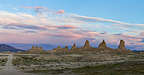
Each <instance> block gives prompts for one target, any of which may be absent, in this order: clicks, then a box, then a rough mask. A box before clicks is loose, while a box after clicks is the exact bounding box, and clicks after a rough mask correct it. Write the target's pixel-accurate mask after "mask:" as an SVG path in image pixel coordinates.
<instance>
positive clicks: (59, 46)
mask: <svg viewBox="0 0 144 75" xmlns="http://www.w3.org/2000/svg"><path fill="white" fill-rule="evenodd" d="M59 49H62V48H61V47H60V46H58V47H57V48H54V49H53V50H59Z"/></svg>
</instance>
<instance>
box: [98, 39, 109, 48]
mask: <svg viewBox="0 0 144 75" xmlns="http://www.w3.org/2000/svg"><path fill="white" fill-rule="evenodd" d="M98 48H108V47H107V45H106V42H105V41H104V40H103V41H102V42H101V43H100V44H99V46H98Z"/></svg>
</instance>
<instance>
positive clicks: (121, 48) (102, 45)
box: [54, 40, 128, 51]
mask: <svg viewBox="0 0 144 75" xmlns="http://www.w3.org/2000/svg"><path fill="white" fill-rule="evenodd" d="M81 48H83V49H88V48H92V47H91V46H90V42H89V41H88V40H86V41H85V44H84V46H83V47H81ZM60 49H61V50H62V49H63V50H68V46H65V48H61V47H60V46H58V47H57V48H54V50H60ZM76 49H77V46H76V44H75V43H74V44H73V45H72V47H71V50H76ZM98 49H110V48H109V47H107V44H106V42H105V41H104V40H103V41H102V42H101V43H100V44H99V45H98ZM117 50H119V51H127V50H128V49H126V47H125V41H124V40H120V43H119V46H118V48H117Z"/></svg>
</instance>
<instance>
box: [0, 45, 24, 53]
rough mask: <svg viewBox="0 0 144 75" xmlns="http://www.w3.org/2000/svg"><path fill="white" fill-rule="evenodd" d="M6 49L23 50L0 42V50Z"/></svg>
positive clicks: (4, 50)
mask: <svg viewBox="0 0 144 75" xmlns="http://www.w3.org/2000/svg"><path fill="white" fill-rule="evenodd" d="M7 51H10V52H19V51H24V50H21V49H17V48H15V47H12V46H10V45H6V44H0V52H7Z"/></svg>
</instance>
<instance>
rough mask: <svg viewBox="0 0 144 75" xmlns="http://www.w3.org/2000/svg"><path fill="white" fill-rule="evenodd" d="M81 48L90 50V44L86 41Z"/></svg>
mask: <svg viewBox="0 0 144 75" xmlns="http://www.w3.org/2000/svg"><path fill="white" fill-rule="evenodd" d="M83 48H91V46H90V43H89V41H88V40H86V41H85V44H84V47H83Z"/></svg>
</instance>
